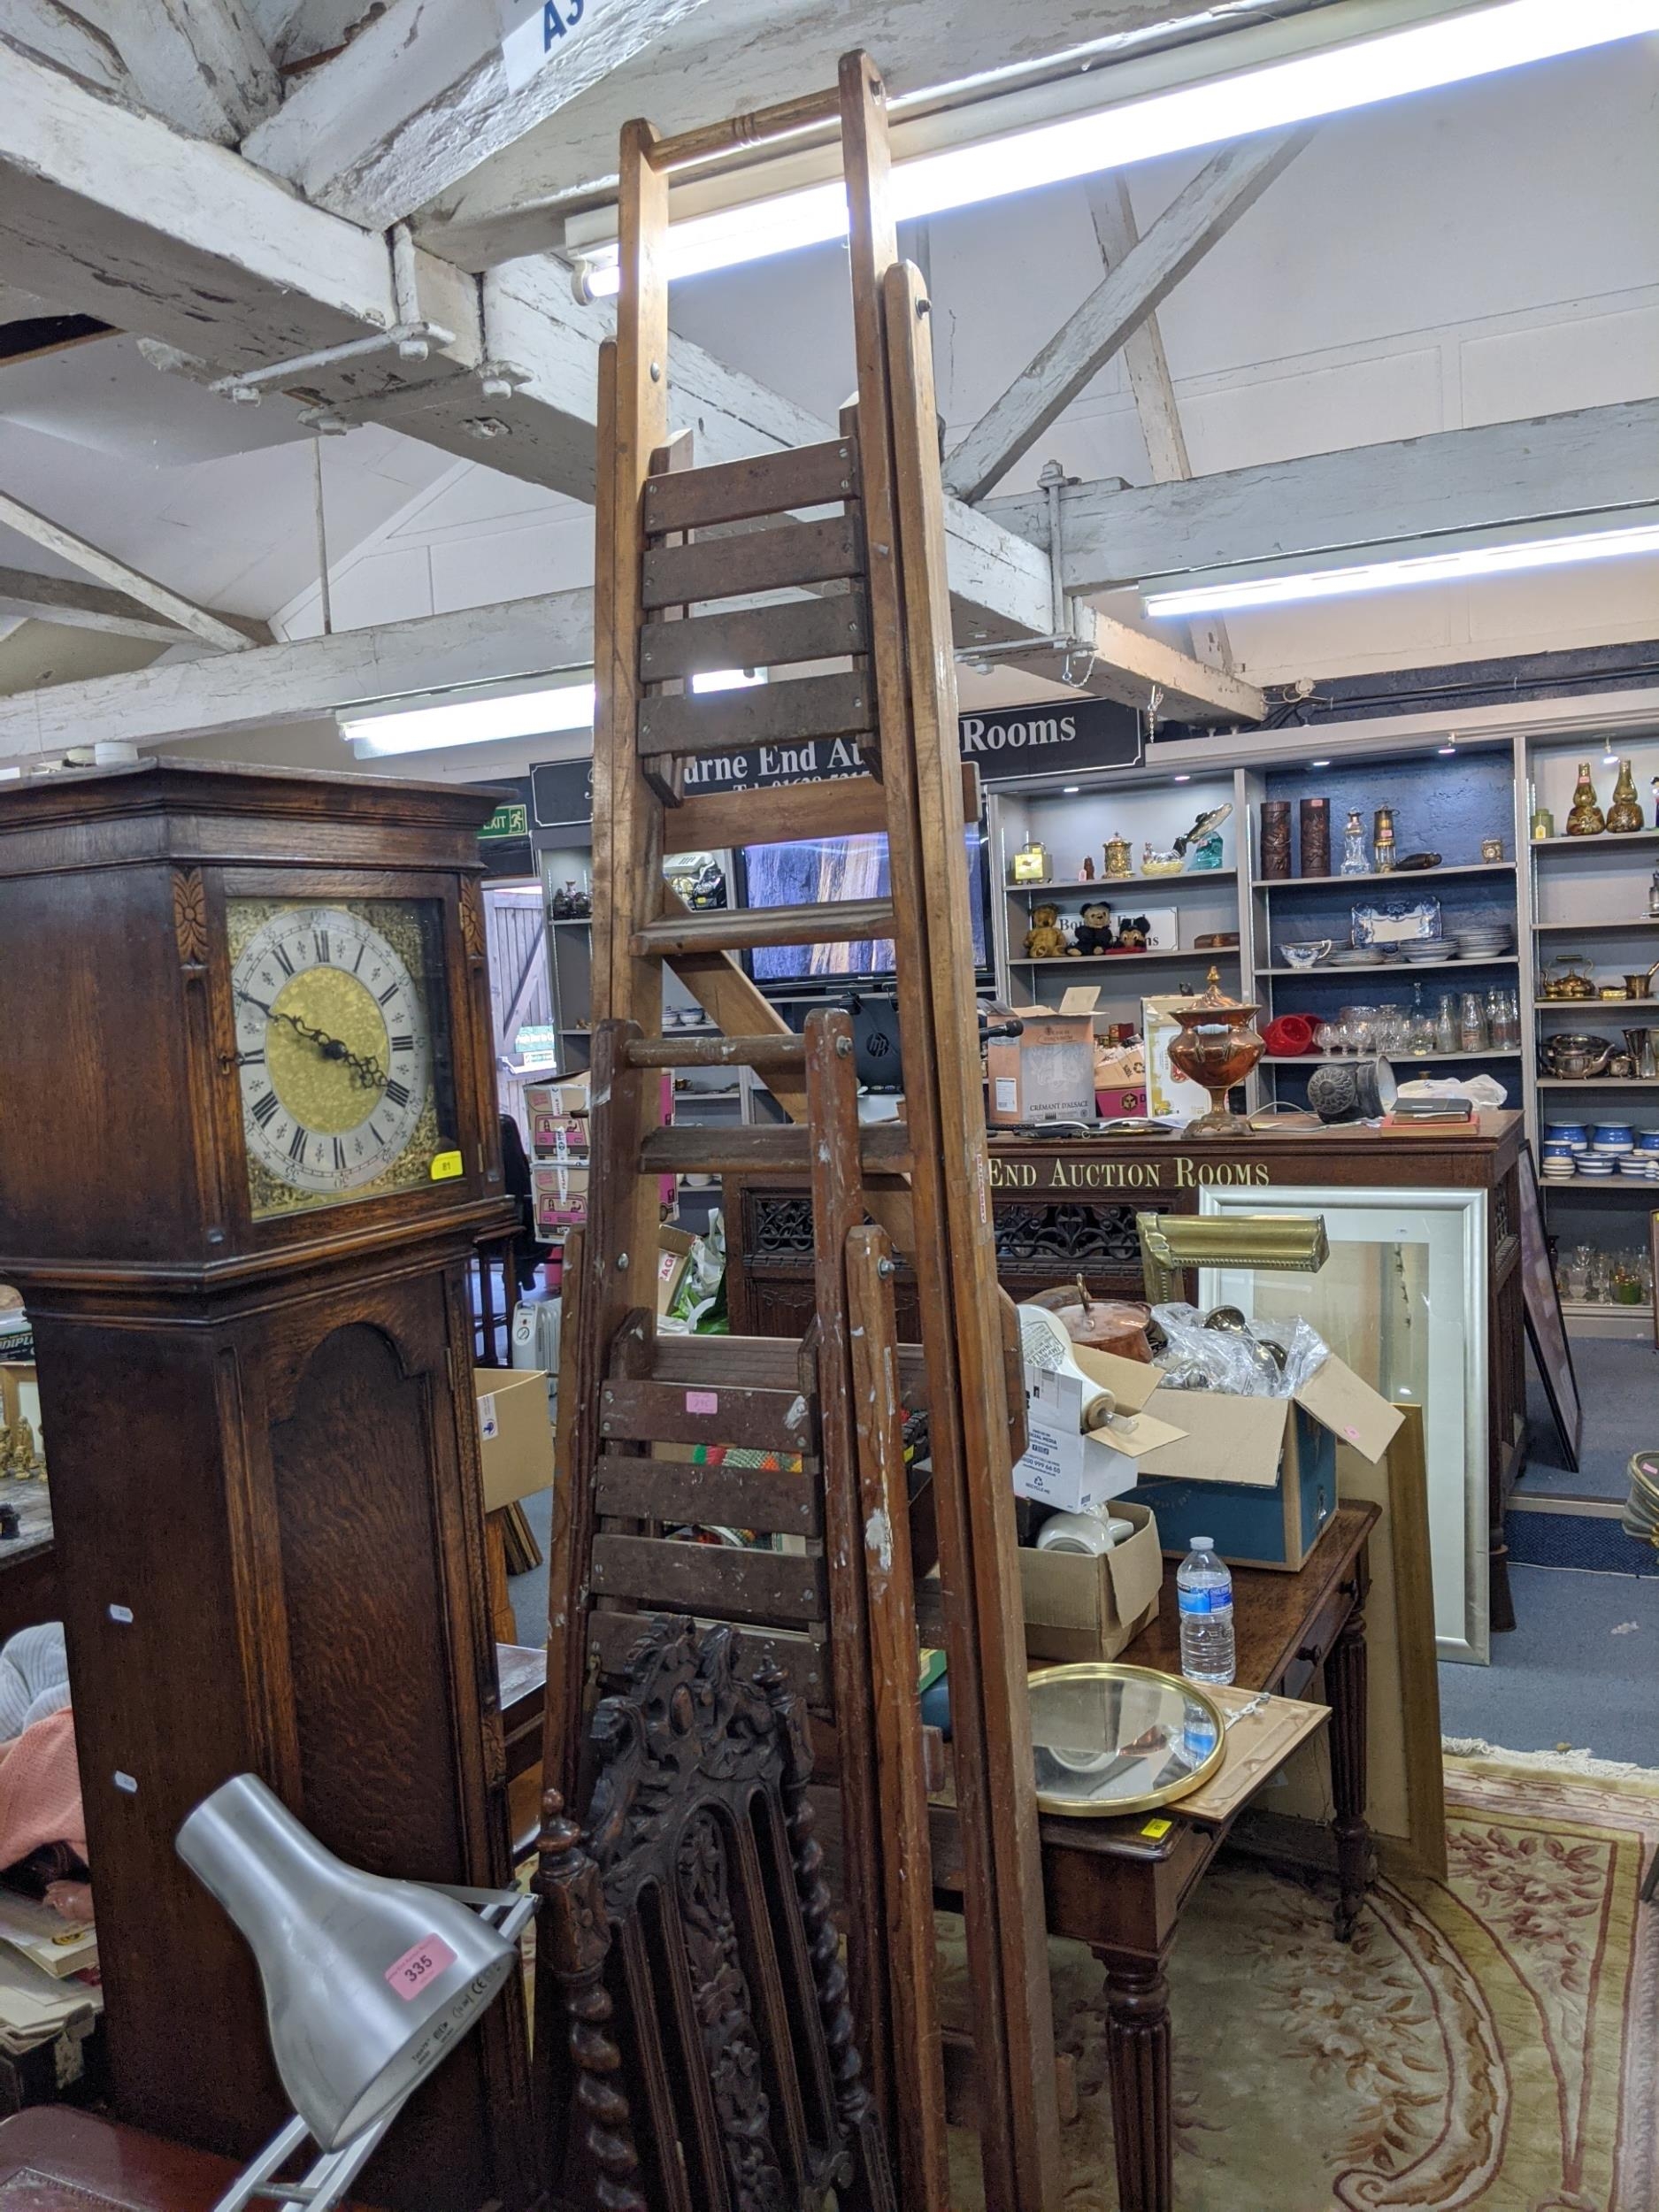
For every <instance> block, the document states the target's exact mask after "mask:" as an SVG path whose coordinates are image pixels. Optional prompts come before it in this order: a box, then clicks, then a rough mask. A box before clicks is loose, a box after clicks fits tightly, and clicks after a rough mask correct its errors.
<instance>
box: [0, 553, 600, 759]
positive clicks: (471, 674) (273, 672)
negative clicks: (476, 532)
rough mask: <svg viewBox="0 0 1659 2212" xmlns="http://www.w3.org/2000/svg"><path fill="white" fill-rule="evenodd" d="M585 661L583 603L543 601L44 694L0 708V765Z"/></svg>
mask: <svg viewBox="0 0 1659 2212" xmlns="http://www.w3.org/2000/svg"><path fill="white" fill-rule="evenodd" d="M593 649H594V595H593V594H592V592H591V591H562V592H548V593H543V594H541V595H539V596H537V597H534V598H529V599H514V600H509V601H507V602H506V603H504V604H502V605H499V606H489V607H472V608H468V609H466V610H465V611H463V612H461V613H458V614H438V615H424V616H420V617H419V618H416V619H414V620H412V621H409V622H388V623H381V624H378V625H376V626H373V628H370V629H364V630H340V631H336V632H335V633H334V635H333V636H332V637H318V638H297V639H295V640H293V641H290V642H289V643H288V644H285V645H269V646H264V647H258V648H256V649H254V650H253V651H251V652H247V653H241V654H237V655H235V656H234V657H232V656H228V655H227V656H223V657H213V658H211V659H207V660H197V661H177V662H173V663H170V664H168V665H166V666H165V667H156V668H141V669H138V670H135V671H134V672H132V673H131V674H129V675H122V676H100V677H96V678H94V679H92V680H90V681H88V682H85V683H76V684H52V685H49V686H47V687H45V688H43V689H42V690H39V691H25V692H19V693H17V694H15V695H13V696H12V697H11V698H0V761H4V760H17V759H24V758H31V757H36V758H37V757H46V758H49V759H50V758H55V757H58V755H59V754H61V753H63V752H64V751H65V749H67V748H68V747H70V746H72V745H90V744H92V743H93V742H94V741H96V739H98V738H123V739H125V740H126V741H127V742H128V743H129V744H134V745H153V744H156V743H157V742H158V741H164V740H165V739H167V738H169V737H173V738H192V737H221V736H229V735H232V734H234V733H235V732H237V731H239V730H253V729H263V728H265V727H266V726H270V725H274V724H282V723H293V722H305V721H316V720H318V719H319V718H326V717H328V716H330V715H333V714H334V713H335V712H336V711H338V710H341V709H343V708H346V707H351V706H357V705H362V704H366V703H371V702H377V701H380V700H384V699H390V698H398V697H402V696H404V695H419V694H420V693H424V692H431V691H442V690H449V689H459V688H461V687H465V686H466V685H469V684H480V683H490V682H495V681H498V680H500V681H506V680H513V679H515V678H524V679H526V680H528V679H530V678H534V677H538V676H543V675H549V674H552V673H555V672H558V671H560V670H565V669H572V668H584V667H586V666H587V665H588V664H589V662H590V661H591V660H592V658H593ZM351 765H352V763H351V759H350V756H349V753H348V751H347V749H346V747H345V746H344V745H342V747H341V766H342V768H347V767H349V766H351Z"/></svg>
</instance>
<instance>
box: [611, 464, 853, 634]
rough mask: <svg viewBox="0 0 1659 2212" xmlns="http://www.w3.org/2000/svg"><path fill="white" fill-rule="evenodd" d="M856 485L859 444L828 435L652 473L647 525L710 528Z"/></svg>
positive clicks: (843, 494) (651, 529)
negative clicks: (774, 449)
mask: <svg viewBox="0 0 1659 2212" xmlns="http://www.w3.org/2000/svg"><path fill="white" fill-rule="evenodd" d="M857 489H858V449H857V447H856V445H855V444H854V443H853V441H852V440H851V439H850V438H830V439H828V440H826V442H825V443H824V444H822V445H802V446H791V447H787V448H786V449H785V450H784V451H783V452H781V453H757V454H752V455H750V456H749V457H748V458H747V459H745V460H741V461H718V462H716V463H715V464H714V465H713V466H712V467H710V468H697V469H676V470H675V471H673V472H672V473H671V474H669V475H666V476H651V477H648V478H647V479H646V484H645V529H646V534H647V535H648V536H650V537H661V536H662V535H664V533H665V532H667V531H670V530H706V529H707V528H708V527H709V526H710V525H711V524H713V523H717V522H749V521H751V520H752V519H753V518H755V517H756V516H757V515H781V514H787V512H788V511H789V510H790V509H791V508H792V507H823V506H826V505H827V504H828V503H829V502H830V501H832V500H836V499H851V498H852V497H854V496H855V495H856V492H857ZM717 665H718V664H717ZM726 666H727V667H730V666H732V663H731V662H729V661H728V662H727V663H726Z"/></svg>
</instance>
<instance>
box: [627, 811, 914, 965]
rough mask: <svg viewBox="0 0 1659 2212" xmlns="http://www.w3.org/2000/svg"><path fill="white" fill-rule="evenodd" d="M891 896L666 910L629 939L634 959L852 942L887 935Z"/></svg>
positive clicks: (889, 932)
mask: <svg viewBox="0 0 1659 2212" xmlns="http://www.w3.org/2000/svg"><path fill="white" fill-rule="evenodd" d="M832 818H833V817H832ZM894 927H895V923H894V917H893V902H892V900H891V899H832V900H829V901H827V902H824V903H822V904H818V905H813V906H722V907H717V908H716V909H715V910H714V911H713V912H711V913H707V914H670V915H667V916H665V917H664V919H663V920H662V921H660V922H647V923H646V925H645V926H644V928H643V929H636V930H635V931H634V934H633V936H632V937H631V938H630V939H629V941H628V949H629V950H630V951H631V952H632V953H633V954H634V957H635V958H636V959H647V958H649V957H651V956H657V957H658V958H663V959H668V958H672V956H673V955H674V954H675V953H680V952H742V951H748V950H752V949H754V948H755V947H756V946H758V945H841V944H849V945H855V944H857V943H859V942H860V941H862V940H864V939H865V938H872V937H891V936H892V934H893V931H894Z"/></svg>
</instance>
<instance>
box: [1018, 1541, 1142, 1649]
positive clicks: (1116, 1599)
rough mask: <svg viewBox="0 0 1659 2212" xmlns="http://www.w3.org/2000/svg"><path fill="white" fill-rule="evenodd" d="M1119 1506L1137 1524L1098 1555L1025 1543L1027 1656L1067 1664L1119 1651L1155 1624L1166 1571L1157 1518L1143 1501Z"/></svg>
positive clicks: (1023, 1586) (1023, 1574) (1021, 1570)
mask: <svg viewBox="0 0 1659 2212" xmlns="http://www.w3.org/2000/svg"><path fill="white" fill-rule="evenodd" d="M1113 1511H1114V1512H1115V1513H1118V1514H1120V1515H1121V1516H1122V1517H1123V1518H1124V1519H1125V1521H1133V1523H1134V1524H1135V1532H1134V1534H1133V1536H1126V1537H1125V1539H1124V1540H1123V1542H1122V1543H1121V1544H1118V1545H1117V1546H1115V1547H1114V1548H1113V1549H1112V1550H1110V1551H1109V1552H1102V1555H1101V1556H1100V1557H1099V1558H1098V1559H1090V1558H1088V1557H1087V1555H1085V1554H1083V1553H1081V1552H1064V1551H1037V1550H1034V1549H1033V1548H1031V1547H1029V1546H1022V1547H1021V1548H1020V1554H1019V1582H1020V1589H1021V1592H1022V1594H1023V1595H1024V1599H1025V1655H1026V1657H1027V1658H1028V1659H1046V1660H1049V1661H1051V1662H1053V1663H1056V1664H1065V1665H1071V1664H1073V1663H1077V1662H1079V1661H1082V1660H1085V1659H1115V1658H1116V1657H1117V1656H1118V1653H1119V1652H1120V1651H1122V1650H1124V1649H1125V1647H1127V1646H1128V1645H1130V1644H1132V1643H1133V1641H1134V1640H1135V1638H1136V1637H1137V1636H1138V1635H1139V1634H1140V1633H1141V1630H1142V1629H1143V1628H1149V1627H1150V1626H1151V1624H1152V1622H1153V1620H1154V1619H1155V1617H1156V1614H1157V1609H1158V1593H1159V1591H1160V1589H1161V1588H1162V1587H1163V1584H1164V1553H1163V1550H1162V1549H1161V1548H1160V1545H1159V1541H1158V1525H1157V1521H1156V1518H1155V1517H1154V1516H1153V1514H1152V1513H1151V1512H1150V1511H1149V1510H1148V1509H1147V1507H1145V1506H1144V1505H1125V1504H1122V1503H1119V1504H1118V1505H1116V1506H1114V1508H1113Z"/></svg>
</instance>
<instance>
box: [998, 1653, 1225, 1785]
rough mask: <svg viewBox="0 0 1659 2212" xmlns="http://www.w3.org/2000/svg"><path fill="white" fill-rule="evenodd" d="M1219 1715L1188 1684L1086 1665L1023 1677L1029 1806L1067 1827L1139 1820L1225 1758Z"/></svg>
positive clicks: (1148, 1671)
mask: <svg viewBox="0 0 1659 2212" xmlns="http://www.w3.org/2000/svg"><path fill="white" fill-rule="evenodd" d="M1226 1733H1227V1731H1226V1723H1225V1720H1224V1719H1223V1717H1222V1714H1221V1709H1220V1707H1219V1706H1218V1705H1217V1703H1216V1702H1215V1701H1214V1699H1213V1698H1211V1697H1210V1696H1209V1695H1208V1694H1207V1693H1206V1692H1205V1691H1204V1689H1203V1688H1202V1686H1201V1685H1200V1684H1198V1683H1196V1682H1184V1681H1182V1680H1181V1679H1180V1678H1179V1676H1177V1675H1172V1674H1160V1673H1158V1672H1156V1671H1155V1670H1154V1669H1152V1668H1150V1667H1124V1666H1118V1665H1115V1664H1112V1663H1107V1662H1104V1661H1100V1660H1090V1661H1088V1662H1087V1663H1084V1664H1082V1665H1079V1666H1071V1667H1046V1668H1044V1669H1043V1670H1042V1671H1041V1673H1038V1674H1033V1676H1032V1678H1031V1735H1032V1750H1033V1757H1034V1759H1035V1762H1036V1769H1037V1803H1038V1807H1039V1809H1041V1811H1043V1812H1045V1813H1058V1814H1060V1815H1062V1816H1064V1817H1065V1818H1067V1819H1071V1820H1101V1819H1111V1818H1116V1817H1118V1816H1119V1815H1122V1814H1126V1813H1141V1812H1148V1811H1149V1810H1150V1809H1152V1807H1154V1806H1155V1805H1167V1804H1169V1803H1171V1801H1173V1800H1174V1799H1176V1798H1178V1797H1184V1796H1186V1794H1187V1792H1188V1791H1189V1790H1195V1789H1196V1788H1197V1787H1198V1786H1199V1785H1200V1784H1201V1783H1202V1782H1204V1781H1207V1780H1208V1779H1209V1778H1210V1775H1211V1774H1213V1773H1214V1772H1215V1770H1216V1769H1217V1767H1218V1766H1219V1765H1220V1763H1221V1761H1222V1758H1223V1756H1224V1755H1225V1749H1226Z"/></svg>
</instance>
